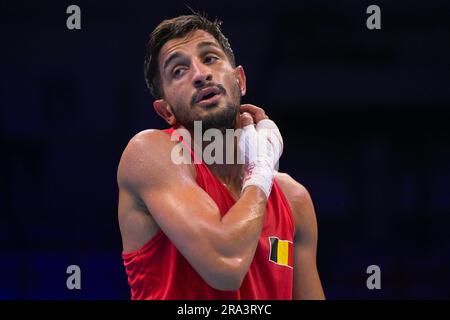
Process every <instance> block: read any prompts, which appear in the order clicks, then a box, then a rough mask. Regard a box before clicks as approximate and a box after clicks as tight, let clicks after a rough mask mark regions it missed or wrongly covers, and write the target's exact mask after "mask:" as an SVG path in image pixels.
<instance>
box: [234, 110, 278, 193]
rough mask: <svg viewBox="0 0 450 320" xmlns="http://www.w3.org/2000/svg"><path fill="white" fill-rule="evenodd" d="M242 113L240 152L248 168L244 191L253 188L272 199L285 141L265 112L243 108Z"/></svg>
mask: <svg viewBox="0 0 450 320" xmlns="http://www.w3.org/2000/svg"><path fill="white" fill-rule="evenodd" d="M241 112H242V113H241V123H242V127H243V128H242V134H241V137H240V141H239V149H240V152H241V153H242V154H243V156H244V163H245V165H246V176H245V178H244V183H243V187H242V190H244V189H245V188H246V187H248V186H250V185H254V186H257V187H259V188H260V189H261V190H263V191H264V193H265V195H266V197H267V198H269V195H270V191H271V188H272V183H273V176H274V172H275V166H276V164H277V163H278V160H279V158H280V156H281V154H282V151H283V138H282V137H281V134H280V131H279V129H278V127H277V125H276V124H275V123H274V122H273V121H272V120H270V119H269V118H268V117H267V115H266V114H265V112H264V110H263V109H261V108H258V107H256V106H254V105H250V104H245V105H242V106H241ZM254 123H256V127H255V125H254ZM241 159H242V158H241Z"/></svg>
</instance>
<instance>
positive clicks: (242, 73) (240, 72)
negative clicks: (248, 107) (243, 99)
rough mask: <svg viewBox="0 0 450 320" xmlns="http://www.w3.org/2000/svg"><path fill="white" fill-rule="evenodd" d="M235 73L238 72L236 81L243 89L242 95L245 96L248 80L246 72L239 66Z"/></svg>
mask: <svg viewBox="0 0 450 320" xmlns="http://www.w3.org/2000/svg"><path fill="white" fill-rule="evenodd" d="M234 71H235V72H236V79H237V82H238V84H239V88H240V89H241V95H242V96H245V93H246V92H247V79H246V77H245V71H244V68H243V67H242V66H237V67H236V68H235V69H234Z"/></svg>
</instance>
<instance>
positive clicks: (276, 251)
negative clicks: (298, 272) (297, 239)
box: [269, 237, 294, 268]
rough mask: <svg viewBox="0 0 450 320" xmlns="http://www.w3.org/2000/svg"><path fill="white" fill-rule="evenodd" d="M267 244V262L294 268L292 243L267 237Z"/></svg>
mask: <svg viewBox="0 0 450 320" xmlns="http://www.w3.org/2000/svg"><path fill="white" fill-rule="evenodd" d="M269 243H270V254H269V260H270V261H272V262H274V263H276V264H279V265H281V266H286V267H290V268H292V267H293V266H294V246H293V244H292V241H289V240H280V239H278V238H277V237H269Z"/></svg>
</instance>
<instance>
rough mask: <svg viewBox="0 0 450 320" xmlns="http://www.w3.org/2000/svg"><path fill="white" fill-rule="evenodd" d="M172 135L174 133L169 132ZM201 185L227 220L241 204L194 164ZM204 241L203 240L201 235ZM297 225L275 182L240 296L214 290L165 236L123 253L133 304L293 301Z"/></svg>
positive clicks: (214, 179)
mask: <svg viewBox="0 0 450 320" xmlns="http://www.w3.org/2000/svg"><path fill="white" fill-rule="evenodd" d="M164 131H165V132H167V133H168V134H172V132H173V131H174V128H170V129H166V130H164ZM194 165H195V169H196V173H197V177H196V182H197V183H198V185H199V186H200V187H201V188H202V189H203V190H205V191H206V192H207V193H208V194H209V196H210V197H211V198H212V199H213V200H214V201H215V202H216V204H217V206H218V207H219V209H220V213H221V215H222V216H223V215H224V214H226V213H227V212H228V210H229V209H230V208H231V207H232V206H233V204H234V203H235V201H234V199H233V197H232V196H231V194H230V193H229V191H228V189H226V188H225V187H224V186H223V185H222V183H221V182H220V181H219V180H218V179H217V178H216V177H215V176H214V175H213V174H212V173H211V171H210V170H209V169H208V167H207V166H206V164H204V163H201V164H194ZM198 236H199V237H201V235H198ZM293 237H294V222H293V218H292V214H291V210H290V207H289V203H288V202H287V199H286V197H285V196H284V194H283V192H282V191H281V188H280V187H279V186H278V184H277V182H276V181H275V180H274V183H273V187H272V191H271V193H270V197H269V201H268V202H267V209H266V215H265V219H264V225H263V229H262V232H261V235H260V237H259V242H258V246H257V248H256V252H255V257H254V259H253V262H252V263H251V265H250V268H249V270H248V272H247V275H246V276H245V278H244V281H243V283H242V286H241V287H240V289H239V290H236V291H220V290H216V289H214V288H212V287H210V286H209V285H208V284H207V283H206V282H205V281H204V280H203V279H202V278H201V277H200V276H199V275H198V273H197V272H196V271H195V270H194V269H193V268H192V267H191V265H190V264H189V263H188V262H187V260H186V259H185V258H184V257H183V256H182V255H181V253H180V252H179V251H178V250H177V248H176V247H175V246H174V245H173V243H172V242H171V241H170V239H169V238H168V237H167V236H166V235H165V234H164V232H163V231H162V230H159V231H158V233H157V234H156V235H155V236H154V237H152V238H151V239H150V240H149V241H148V242H147V243H146V244H145V245H144V246H142V248H140V249H138V250H136V251H133V252H128V253H125V252H124V253H122V258H123V260H124V265H125V269H126V272H127V275H128V283H129V285H130V287H131V298H132V299H198V300H204V299H258V300H259V299H292V285H293V269H292V267H293V254H294V252H293Z"/></svg>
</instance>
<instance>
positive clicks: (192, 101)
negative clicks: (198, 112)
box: [191, 82, 227, 106]
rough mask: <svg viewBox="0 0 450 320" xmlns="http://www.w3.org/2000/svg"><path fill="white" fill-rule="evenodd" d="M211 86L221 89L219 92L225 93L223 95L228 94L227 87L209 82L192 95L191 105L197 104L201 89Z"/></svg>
mask: <svg viewBox="0 0 450 320" xmlns="http://www.w3.org/2000/svg"><path fill="white" fill-rule="evenodd" d="M209 87H216V88H217V89H219V92H220V93H221V94H223V95H226V94H227V90H226V89H225V87H224V86H223V85H221V84H218V83H213V82H211V83H208V84H206V85H204V86H203V87H201V88H198V90H197V92H196V93H194V95H193V96H192V99H191V106H193V105H194V104H195V102H196V101H197V97H198V95H199V94H200V91H201V90H203V89H205V88H209Z"/></svg>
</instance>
